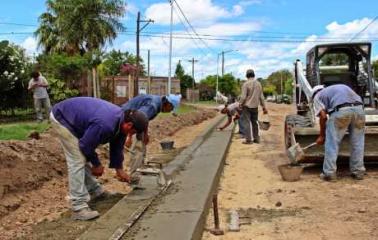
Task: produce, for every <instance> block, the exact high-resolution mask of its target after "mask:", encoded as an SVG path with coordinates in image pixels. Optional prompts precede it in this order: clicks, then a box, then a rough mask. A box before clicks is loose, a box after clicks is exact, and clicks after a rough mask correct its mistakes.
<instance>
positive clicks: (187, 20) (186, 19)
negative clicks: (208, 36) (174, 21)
mask: <svg viewBox="0 0 378 240" xmlns="http://www.w3.org/2000/svg"><path fill="white" fill-rule="evenodd" d="M173 1H174V2H175V3H176V6H177V7H178V9H179V10H180V12H181V14H182V16H183V17H184V19H185V21H186V22H187V23H188V25H189V26H190V28H191V29H192V31H193V32H194V33H195V35H196V36H197V37H198V39H199V40H200V41H201V42H203V44H204V45H205V46H206V47H207V48H209V49H210V50H211V51H212V52H214V50H213V49H212V48H211V47H209V45H208V44H207V43H206V42H205V41H204V40H203V39H202V38H201V37H200V36H199V35H198V33H197V32H196V30H195V29H194V27H193V25H192V24H191V23H190V22H189V19H188V18H187V17H186V15H185V13H184V11H183V10H182V9H181V7H180V5H179V4H178V2H177V1H176V0H173Z"/></svg>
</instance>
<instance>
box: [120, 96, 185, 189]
mask: <svg viewBox="0 0 378 240" xmlns="http://www.w3.org/2000/svg"><path fill="white" fill-rule="evenodd" d="M180 100H181V95H179V94H169V95H167V96H159V95H150V94H140V95H138V96H136V97H134V98H132V99H130V100H129V101H128V102H127V103H125V104H123V105H122V106H121V108H122V109H123V110H124V111H127V110H138V111H139V112H142V113H144V114H145V116H146V117H147V119H148V120H149V121H151V120H153V119H154V118H155V117H156V116H157V115H158V114H159V113H160V112H173V114H174V115H176V113H177V109H178V107H179V105H180ZM148 142H149V137H148V131H145V132H144V134H143V135H141V134H137V135H135V136H134V137H133V141H132V144H131V147H130V149H129V151H130V153H131V154H130V164H129V173H130V175H131V177H132V181H133V182H134V183H137V182H138V179H139V177H138V173H137V169H138V168H140V167H142V166H143V164H144V159H145V157H146V145H147V144H148ZM128 145H130V143H128Z"/></svg>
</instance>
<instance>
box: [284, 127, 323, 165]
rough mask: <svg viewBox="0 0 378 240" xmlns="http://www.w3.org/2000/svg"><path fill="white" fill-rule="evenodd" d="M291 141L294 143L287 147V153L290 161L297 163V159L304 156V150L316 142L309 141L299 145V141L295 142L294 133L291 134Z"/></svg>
mask: <svg viewBox="0 0 378 240" xmlns="http://www.w3.org/2000/svg"><path fill="white" fill-rule="evenodd" d="M291 138H292V142H293V143H294V144H293V145H292V146H291V147H289V148H288V149H287V154H288V156H289V158H290V160H291V162H292V163H294V164H295V163H297V162H298V161H300V160H302V159H303V157H304V150H306V149H309V148H311V147H313V146H316V145H317V144H316V142H314V143H311V144H309V145H307V146H305V147H303V148H302V147H301V146H300V145H299V143H297V142H295V137H294V133H292V134H291Z"/></svg>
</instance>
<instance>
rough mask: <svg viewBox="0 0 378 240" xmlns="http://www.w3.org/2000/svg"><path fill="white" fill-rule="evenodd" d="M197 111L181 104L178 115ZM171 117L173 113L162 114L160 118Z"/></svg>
mask: <svg viewBox="0 0 378 240" xmlns="http://www.w3.org/2000/svg"><path fill="white" fill-rule="evenodd" d="M194 111H196V108H195V107H193V106H190V105H186V104H180V107H179V108H178V109H177V114H184V113H189V112H194ZM168 116H171V113H160V114H159V115H158V117H168Z"/></svg>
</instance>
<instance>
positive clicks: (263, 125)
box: [259, 121, 270, 131]
mask: <svg viewBox="0 0 378 240" xmlns="http://www.w3.org/2000/svg"><path fill="white" fill-rule="evenodd" d="M259 126H260V129H261V130H264V131H267V130H269V128H270V122H267V121H259Z"/></svg>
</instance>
